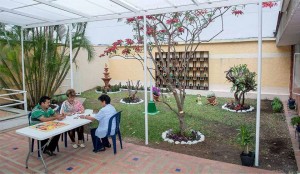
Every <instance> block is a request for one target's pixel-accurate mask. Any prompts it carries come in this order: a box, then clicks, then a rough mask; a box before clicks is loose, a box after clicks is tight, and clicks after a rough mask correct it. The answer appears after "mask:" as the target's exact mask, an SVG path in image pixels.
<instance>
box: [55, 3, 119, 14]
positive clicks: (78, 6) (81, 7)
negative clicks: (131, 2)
mask: <svg viewBox="0 0 300 174" xmlns="http://www.w3.org/2000/svg"><path fill="white" fill-rule="evenodd" d="M53 3H54V4H58V5H61V6H66V4H68V6H66V7H68V8H70V9H73V10H76V11H79V12H81V13H84V14H87V15H90V16H98V15H104V14H112V13H113V12H111V11H109V10H106V9H104V8H102V7H99V6H97V5H95V4H94V3H91V2H88V1H86V0H58V1H54V2H53Z"/></svg>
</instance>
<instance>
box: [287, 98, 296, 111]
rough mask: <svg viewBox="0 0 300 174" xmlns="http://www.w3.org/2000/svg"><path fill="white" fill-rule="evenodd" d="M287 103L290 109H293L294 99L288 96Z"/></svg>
mask: <svg viewBox="0 0 300 174" xmlns="http://www.w3.org/2000/svg"><path fill="white" fill-rule="evenodd" d="M288 105H289V108H290V109H295V99H292V98H290V99H289V100H288Z"/></svg>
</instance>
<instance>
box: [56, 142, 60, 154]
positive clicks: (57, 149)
mask: <svg viewBox="0 0 300 174" xmlns="http://www.w3.org/2000/svg"><path fill="white" fill-rule="evenodd" d="M56 151H57V152H59V146H58V144H57V146H56Z"/></svg>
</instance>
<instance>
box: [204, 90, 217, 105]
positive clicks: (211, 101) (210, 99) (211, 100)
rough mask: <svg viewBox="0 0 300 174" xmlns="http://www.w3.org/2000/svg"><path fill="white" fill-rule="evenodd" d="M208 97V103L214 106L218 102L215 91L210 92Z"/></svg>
mask: <svg viewBox="0 0 300 174" xmlns="http://www.w3.org/2000/svg"><path fill="white" fill-rule="evenodd" d="M206 99H207V104H210V105H212V106H215V105H217V104H218V102H217V100H216V95H215V93H214V92H209V93H208V94H207V96H206Z"/></svg>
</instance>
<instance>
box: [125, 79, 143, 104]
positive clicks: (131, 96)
mask: <svg viewBox="0 0 300 174" xmlns="http://www.w3.org/2000/svg"><path fill="white" fill-rule="evenodd" d="M126 84H127V91H128V96H127V97H125V98H123V99H121V101H120V102H121V103H124V104H140V103H143V100H142V99H139V98H138V97H137V96H136V94H137V92H138V89H139V86H140V80H138V81H137V83H136V86H135V87H134V86H133V81H130V80H128V82H126Z"/></svg>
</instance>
